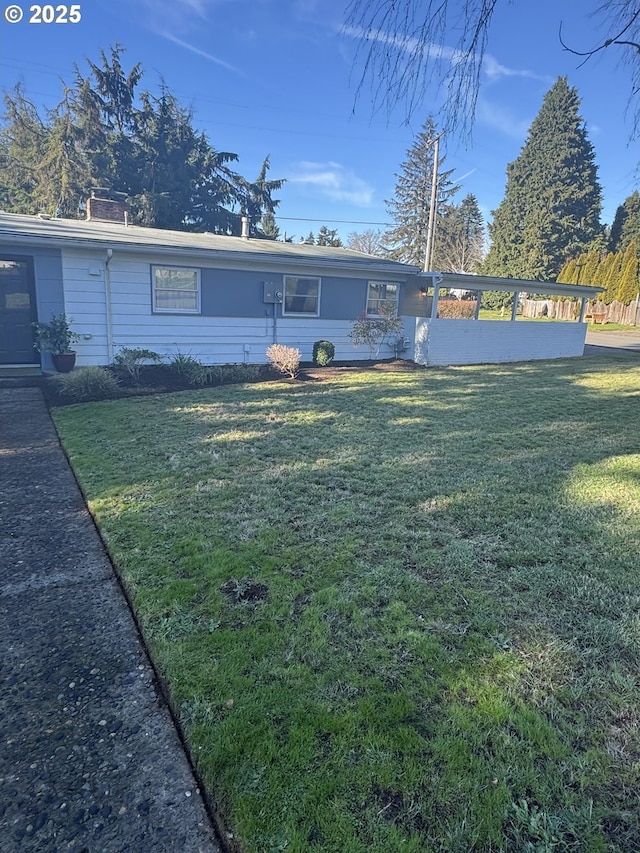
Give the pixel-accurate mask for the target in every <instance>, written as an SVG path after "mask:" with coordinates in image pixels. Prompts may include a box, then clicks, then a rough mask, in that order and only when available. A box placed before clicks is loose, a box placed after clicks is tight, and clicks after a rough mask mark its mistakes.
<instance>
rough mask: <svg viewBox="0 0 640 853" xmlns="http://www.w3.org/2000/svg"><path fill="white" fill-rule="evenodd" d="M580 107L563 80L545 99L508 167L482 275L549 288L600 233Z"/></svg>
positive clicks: (599, 193)
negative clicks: (545, 284)
mask: <svg viewBox="0 0 640 853" xmlns="http://www.w3.org/2000/svg"><path fill="white" fill-rule="evenodd" d="M579 104H580V101H579V98H578V93H577V90H576V89H574V88H571V87H569V85H568V83H567V80H566V78H565V77H560V78H558V80H557V82H556V83H555V85H554V86H553V87H552V88H551V90H550V91H549V92H548V93H547V95H546V96H545V99H544V102H543V104H542V107H541V109H540V112H539V113H538V115H537V116H536V118H535V119H534V121H533V123H532V125H531V128H530V130H529V135H528V137H527V140H526V142H525V144H524V146H523V148H522V150H521V152H520V154H519V156H518V158H517V159H516V160H514V162H513V163H510V164H509V166H508V167H507V186H506V190H505V197H504V199H503V201H502V202H501V204H500V206H499V207H498V209H497V210H496V211H494V214H493V216H494V218H493V222H492V224H491V225H490V226H489V232H490V234H491V238H492V245H491V248H490V250H489V253H488V255H487V258H486V261H485V263H484V265H483V268H482V271H483V272H484V273H485V274H487V275H498V276H505V277H510V278H525V279H534V280H542V281H554V280H555V279H556V277H557V275H558V273H559V271H560V270H561V269H562V266H563V264H564V263H565V261H566V260H567V259H568V258H572V257H577V256H578V255H579V254H580V253H581V252H584V251H586V250H587V248H588V247H589V244H590V243H591V242H592V241H593V240H594V239H595V238H596V237H597V235H598V234H599V233H600V232H601V226H600V209H601V197H602V191H601V188H600V185H599V183H598V177H597V169H596V165H595V158H594V151H593V146H592V145H591V143H590V142H589V139H588V138H587V132H586V129H585V127H584V123H583V121H582V118H581V117H580V115H579V113H578V108H579Z"/></svg>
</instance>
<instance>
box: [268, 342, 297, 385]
mask: <svg viewBox="0 0 640 853" xmlns="http://www.w3.org/2000/svg"><path fill="white" fill-rule="evenodd" d="M300 355H301V354H300V350H299V349H296V348H295V347H286V346H285V345H284V344H271V346H270V347H269V348H268V349H267V358H268V359H269V364H271V366H272V367H274V368H275V369H276V370H277V371H278V372H279V373H283V374H284V375H285V376H290V377H291V379H295V378H296V376H297V375H298V371H299V370H300Z"/></svg>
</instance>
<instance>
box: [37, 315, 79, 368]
mask: <svg viewBox="0 0 640 853" xmlns="http://www.w3.org/2000/svg"><path fill="white" fill-rule="evenodd" d="M33 328H34V330H35V339H36V341H35V344H34V346H35V348H36V349H37V350H38V351H39V352H42V351H43V350H48V351H49V352H50V353H51V360H52V361H53V366H54V367H55V369H56V370H57V371H58V373H69V372H70V371H71V370H73V367H74V365H75V363H76V354H75V351H74V350H72V349H71V344H73V343H75V342H76V341H79V340H80V335H78V334H76V332H72V331H71V321H70V320H69V319H68V318H67V315H66V314H57V315H54V316H53V317H52V318H51V320H50V321H49V322H48V323H34V324H33Z"/></svg>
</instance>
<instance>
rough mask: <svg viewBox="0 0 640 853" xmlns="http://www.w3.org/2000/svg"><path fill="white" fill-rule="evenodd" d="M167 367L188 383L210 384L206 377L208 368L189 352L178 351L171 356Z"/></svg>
mask: <svg viewBox="0 0 640 853" xmlns="http://www.w3.org/2000/svg"><path fill="white" fill-rule="evenodd" d="M167 367H168V368H169V370H170V371H171V372H172V373H175V374H176V375H177V376H179V377H180V379H182V380H183V381H184V382H185V383H187V384H188V385H206V384H208V383H207V378H206V377H207V370H208V368H207V367H206V366H205V365H204V364H202V362H201V361H198V359H197V358H194V357H193V356H192V355H189V354H188V353H187V354H185V353H183V352H180V351H178V352H177V353H176V354H175V355H172V356H171V358H170V359H169V364H168V365H167Z"/></svg>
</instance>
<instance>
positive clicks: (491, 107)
mask: <svg viewBox="0 0 640 853" xmlns="http://www.w3.org/2000/svg"><path fill="white" fill-rule="evenodd" d="M476 118H477V120H478V121H479V122H480V123H481V124H484V125H486V126H487V127H493V128H494V129H495V130H499V131H500V132H501V133H504V134H505V135H506V136H511V137H513V138H514V139H518V140H520V141H521V142H524V140H525V138H526V136H527V133H528V132H529V128H530V127H531V122H532V121H533V119H532V118H525V119H523V118H517V117H516V116H514V115H513V113H512V112H511V111H510V110H508V109H505V108H504V107H502V106H499V105H498V104H495V103H492V102H490V101H487V100H484V99H482V98H481V99H480V100H479V101H478V107H477V110H476Z"/></svg>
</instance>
